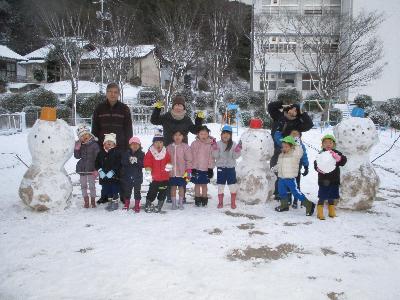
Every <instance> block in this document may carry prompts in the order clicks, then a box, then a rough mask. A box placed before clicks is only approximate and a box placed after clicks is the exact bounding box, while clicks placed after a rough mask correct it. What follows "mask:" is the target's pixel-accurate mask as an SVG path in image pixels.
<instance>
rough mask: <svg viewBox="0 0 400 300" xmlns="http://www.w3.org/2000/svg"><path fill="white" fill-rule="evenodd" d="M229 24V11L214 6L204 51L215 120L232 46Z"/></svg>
mask: <svg viewBox="0 0 400 300" xmlns="http://www.w3.org/2000/svg"><path fill="white" fill-rule="evenodd" d="M229 24H230V15H229V12H227V11H225V10H223V8H222V7H220V6H216V7H215V8H214V9H213V11H212V12H211V15H210V16H209V17H208V26H209V27H208V28H209V39H210V41H209V47H208V49H207V51H206V61H207V62H208V65H209V71H208V74H209V79H210V83H211V84H210V85H211V91H212V100H213V106H214V121H215V122H216V121H217V115H218V104H219V102H220V101H221V100H222V87H223V84H224V82H225V80H226V77H227V69H228V66H229V62H230V60H231V58H232V53H233V47H232V45H230V44H229V36H228V29H229Z"/></svg>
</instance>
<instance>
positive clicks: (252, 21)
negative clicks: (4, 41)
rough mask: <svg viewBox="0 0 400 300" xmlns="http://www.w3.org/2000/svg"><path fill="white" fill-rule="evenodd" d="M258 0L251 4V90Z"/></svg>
mask: <svg viewBox="0 0 400 300" xmlns="http://www.w3.org/2000/svg"><path fill="white" fill-rule="evenodd" d="M255 2H256V0H252V4H251V33H250V39H251V40H250V90H251V91H253V90H254V86H253V72H254V6H255Z"/></svg>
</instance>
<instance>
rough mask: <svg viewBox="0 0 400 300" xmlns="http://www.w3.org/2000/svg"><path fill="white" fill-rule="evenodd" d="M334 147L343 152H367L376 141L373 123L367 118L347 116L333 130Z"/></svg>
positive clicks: (376, 134)
mask: <svg viewBox="0 0 400 300" xmlns="http://www.w3.org/2000/svg"><path fill="white" fill-rule="evenodd" d="M333 132H334V134H335V137H336V140H337V142H336V147H337V149H338V150H339V151H342V152H344V153H347V154H350V153H354V152H356V153H360V152H368V151H369V150H370V149H371V148H372V146H374V145H375V144H376V143H377V142H378V133H377V131H376V128H375V124H374V123H373V122H372V121H371V119H369V118H349V119H345V120H343V121H342V122H340V123H339V124H338V125H336V127H335V128H334V130H333Z"/></svg>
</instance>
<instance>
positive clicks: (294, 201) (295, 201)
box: [292, 198, 298, 209]
mask: <svg viewBox="0 0 400 300" xmlns="http://www.w3.org/2000/svg"><path fill="white" fill-rule="evenodd" d="M297 203H298V201H297V199H296V198H295V199H294V200H293V204H292V208H294V209H297Z"/></svg>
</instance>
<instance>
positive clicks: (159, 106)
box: [154, 100, 164, 109]
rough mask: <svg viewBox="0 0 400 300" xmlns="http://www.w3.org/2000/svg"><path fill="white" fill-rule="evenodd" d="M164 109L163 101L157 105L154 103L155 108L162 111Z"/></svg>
mask: <svg viewBox="0 0 400 300" xmlns="http://www.w3.org/2000/svg"><path fill="white" fill-rule="evenodd" d="M163 107H164V102H163V101H161V100H159V101H157V102H156V103H154V108H157V109H161V108H163Z"/></svg>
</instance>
